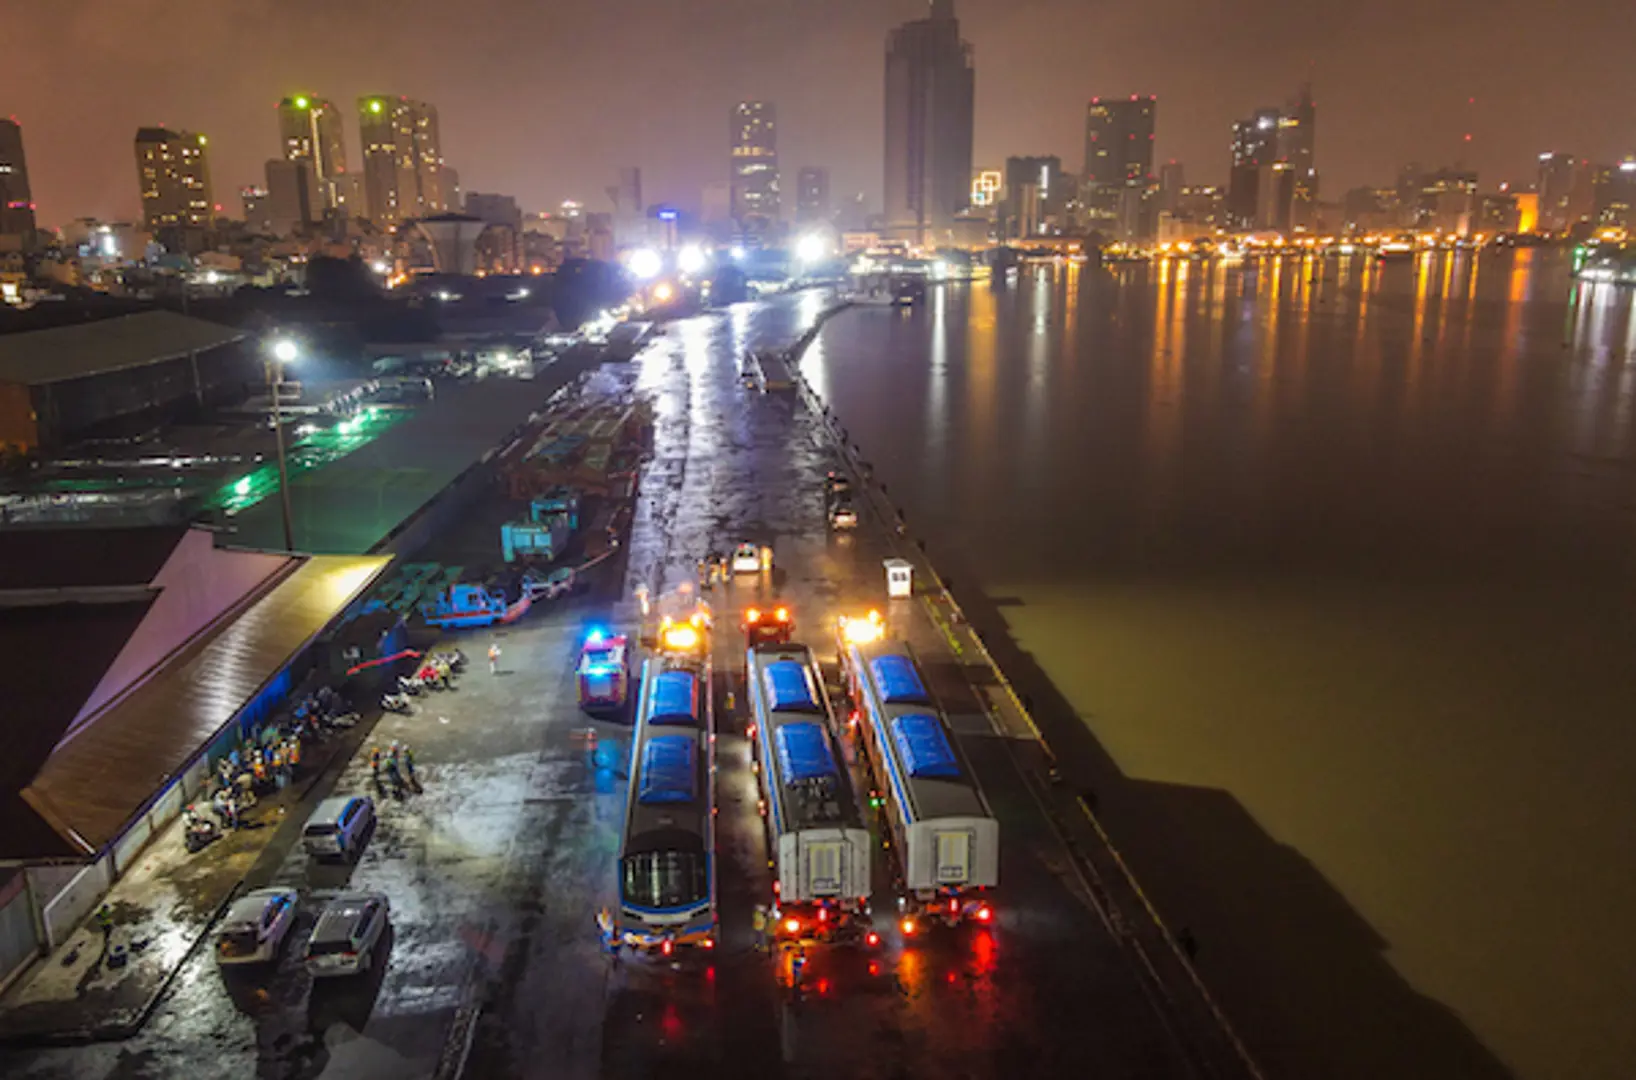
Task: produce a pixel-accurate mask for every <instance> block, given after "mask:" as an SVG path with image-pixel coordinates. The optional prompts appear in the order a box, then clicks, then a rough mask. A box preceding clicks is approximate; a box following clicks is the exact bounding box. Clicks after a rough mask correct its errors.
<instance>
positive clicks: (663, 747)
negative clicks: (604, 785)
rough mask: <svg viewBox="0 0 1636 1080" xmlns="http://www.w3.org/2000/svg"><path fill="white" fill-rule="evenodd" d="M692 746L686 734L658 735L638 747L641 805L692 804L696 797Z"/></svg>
mask: <svg viewBox="0 0 1636 1080" xmlns="http://www.w3.org/2000/svg"><path fill="white" fill-rule="evenodd" d="M694 751H695V744H694V741H693V738H692V736H689V735H660V736H658V737H657V738H652V739H649V740H648V742H647V745H646V746H644V747H643V748H642V787H641V789H640V790H639V791H638V793H637V796H636V801H637V802H641V803H685V802H692V801H693V800H694V798H695V797H696V795H697V792H698V787H697V785H696V783H695V781H696V779H697V777H696V773H695V771H694V768H693V754H694Z"/></svg>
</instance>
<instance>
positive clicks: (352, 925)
mask: <svg viewBox="0 0 1636 1080" xmlns="http://www.w3.org/2000/svg"><path fill="white" fill-rule="evenodd" d="M391 913H392V905H391V904H390V903H389V902H388V901H387V899H386V894H385V893H378V892H360V893H346V894H344V895H342V896H337V897H336V898H335V899H334V900H331V901H330V902H329V906H328V907H326V908H325V909H324V913H323V914H322V915H320V916H318V925H317V926H315V927H313V931H312V937H310V938H308V939H307V956H306V965H307V971H308V972H309V973H311V975H312V977H313V978H315V979H321V978H324V977H325V976H328V975H357V974H359V973H360V972H364V971H368V970H369V965H370V961H371V958H372V957H373V956H374V955H375V946H376V945H377V944H379V943H380V940H381V937H382V935H384V934H385V933H386V924H387V920H388V919H389V918H390V916H391Z"/></svg>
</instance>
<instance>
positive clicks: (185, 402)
mask: <svg viewBox="0 0 1636 1080" xmlns="http://www.w3.org/2000/svg"><path fill="white" fill-rule="evenodd" d="M246 337H247V335H246V334H245V332H244V331H242V330H238V329H235V328H233V327H230V326H221V325H218V324H216V323H212V322H206V321H204V320H203V319H193V318H189V317H187V316H185V315H178V314H176V313H174V312H170V311H144V312H141V313H139V314H135V315H122V316H120V317H118V318H112V319H101V320H98V321H95V322H86V323H78V324H75V325H73V326H61V327H57V328H54V329H50V330H33V331H28V332H25V333H18V334H3V335H0V450H4V451H11V452H13V453H33V452H38V451H45V452H48V453H49V452H52V451H55V450H57V449H59V448H61V447H63V446H64V445H66V444H68V443H71V442H72V441H74V440H75V439H78V438H83V437H85V436H86V435H87V434H90V433H93V432H95V431H96V430H97V429H98V428H99V427H100V426H102V425H106V424H107V423H108V422H110V421H114V420H118V419H121V418H124V417H149V416H151V417H153V418H154V419H155V420H162V419H165V418H168V417H170V416H174V415H176V414H177V413H179V412H182V411H185V410H186V409H188V408H190V407H202V406H205V405H214V404H219V403H221V402H223V401H228V400H234V399H237V398H238V397H241V396H242V395H243V392H244V388H245V385H246V384H247V383H250V382H253V381H256V380H259V379H261V378H262V369H261V363H260V360H259V358H258V357H257V356H256V354H255V351H254V349H253V348H252V347H251V345H250V344H249V343H247V342H246V340H245V339H246Z"/></svg>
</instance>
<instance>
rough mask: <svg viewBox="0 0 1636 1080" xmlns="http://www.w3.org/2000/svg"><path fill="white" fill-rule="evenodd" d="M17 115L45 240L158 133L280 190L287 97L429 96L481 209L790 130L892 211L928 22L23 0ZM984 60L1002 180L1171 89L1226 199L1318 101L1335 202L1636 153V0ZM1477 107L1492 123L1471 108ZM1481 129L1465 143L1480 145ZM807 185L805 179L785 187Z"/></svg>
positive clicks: (1084, 17) (596, 195)
mask: <svg viewBox="0 0 1636 1080" xmlns="http://www.w3.org/2000/svg"><path fill="white" fill-rule="evenodd" d="M4 8H5V11H4V24H3V25H4V31H5V37H6V45H5V49H4V63H3V65H0V114H6V113H10V114H12V115H15V116H16V117H17V119H18V120H19V121H20V122H21V123H22V124H23V128H24V138H25V140H26V146H27V152H28V156H29V166H30V171H31V173H32V180H33V187H34V194H35V199H36V201H37V202H38V204H39V209H40V217H41V221H42V223H46V224H61V223H62V222H63V221H65V220H67V219H69V218H71V217H75V216H80V215H96V216H100V217H107V218H116V217H117V218H130V217H132V216H134V215H135V213H136V210H137V197H136V179H135V171H134V163H133V158H132V150H131V139H132V137H133V135H134V133H135V131H136V128H137V127H138V126H140V125H143V124H154V123H164V124H167V125H170V126H173V127H180V128H187V129H190V130H194V131H199V132H202V133H204V134H205V135H208V136H209V137H210V140H211V156H212V169H213V172H214V181H215V185H216V197H217V201H218V202H221V203H223V204H224V206H225V208H226V210H227V211H228V212H229V213H232V214H237V213H238V210H239V207H238V198H237V189H238V188H239V187H241V186H243V185H245V184H251V183H260V182H261V177H262V168H261V167H262V163H263V162H264V161H265V160H266V159H267V158H268V157H271V156H274V155H275V154H276V152H277V149H278V145H277V127H276V121H275V116H274V111H273V106H274V104H275V102H276V101H277V100H278V99H279V98H280V97H282V96H284V95H286V94H291V93H295V92H308V93H313V94H316V95H319V96H324V97H328V98H330V99H332V100H335V101H337V102H339V103H342V104H343V105H344V107H345V108H346V110H347V116H348V122H347V153H348V158H349V165H350V166H351V167H353V168H356V167H357V166H358V163H359V160H360V156H359V152H358V141H357V136H358V131H357V125H356V119H355V116H354V115H353V99H354V98H355V97H357V96H358V95H359V94H362V93H401V94H405V95H408V96H411V97H418V98H422V99H424V100H427V101H430V102H432V103H433V104H434V105H436V106H437V107H438V110H439V112H440V114H441V120H442V129H443V143H444V150H445V154H446V156H447V157H448V159H449V163H450V164H451V165H453V166H454V167H455V168H456V169H458V170H459V172H460V176H461V182H462V186H463V187H464V188H465V190H467V191H473V190H477V191H499V192H502V193H506V194H513V195H516V196H517V197H518V199H519V200H520V201H521V202H522V204H523V205H524V206H525V207H526V208H529V209H539V208H545V207H549V206H554V205H555V204H556V203H558V202H559V201H561V200H562V199H564V198H568V197H574V198H579V199H582V200H584V201H585V202H586V203H587V204H588V205H589V206H590V208H592V209H607V208H608V204H607V200H606V198H605V196H604V195H603V188H604V187H605V186H606V185H608V184H610V183H612V182H613V180H614V177H615V170H616V169H617V168H618V167H619V166H620V165H626V164H638V165H640V166H641V167H642V170H643V176H644V185H645V192H644V194H645V196H646V198H647V200H648V201H649V202H656V201H660V200H670V201H674V202H676V203H678V204H680V205H682V206H686V207H693V206H696V204H697V202H698V198H699V189H700V187H701V186H702V185H703V184H704V183H706V182H708V181H710V180H712V179H725V177H726V140H727V111H728V107H729V106H730V104H731V103H732V102H733V101H735V100H736V99H739V98H767V99H770V100H772V101H774V102H776V104H777V106H778V110H779V120H780V129H781V130H780V135H779V151H780V159H781V161H780V164H781V166H782V168H783V169H784V170H785V172H786V176H787V177H789V178H793V175H794V170H795V169H796V168H798V167H800V166H801V165H806V164H822V165H828V166H829V167H830V169H831V172H832V177H833V183H832V189H833V191H834V192H835V195H836V197H837V199H838V198H839V197H840V196H841V194H842V193H846V192H856V191H863V192H865V193H866V194H867V195H868V198H869V201H870V204H871V206H872V207H874V208H878V207H879V202H880V183H881V164H880V140H881V80H882V66H883V59H882V57H883V48H884V39H885V35H886V32H887V30H888V29H889V28H890V27H891V26H893V25H895V24H896V23H898V22H901V21H903V20H906V19H909V18H915V17H918V16H919V15H920V14H922V13H923V12H924V11H925V10H926V5H925V4H924V3H921V2H918V0H810V2H805V3H796V2H790V0H665V2H657V0H5V2H4ZM956 11H957V14H958V15H959V16H960V18H961V22H962V29H963V32H964V35H965V37H966V38H967V40H969V41H971V42H972V43H973V44H974V45H975V47H976V56H977V133H976V148H977V155H976V156H977V164H979V165H985V164H994V165H998V164H999V163H1000V162H1001V160H1002V159H1003V158H1004V157H1005V156H1006V155H1007V154H1028V153H1052V154H1060V155H1061V156H1062V158H1063V162H1064V165H1065V166H1067V167H1068V168H1075V169H1076V168H1077V167H1078V164H1079V162H1080V160H1081V158H1082V155H1083V138H1084V136H1083V127H1082V125H1083V113H1084V104H1085V101H1086V100H1087V99H1088V98H1089V97H1091V96H1092V95H1095V94H1100V95H1110V96H1111V95H1120V94H1130V93H1136V92H1140V93H1153V94H1157V95H1158V97H1159V113H1158V152H1159V155H1160V157H1161V159H1171V158H1175V159H1178V160H1180V161H1182V162H1183V163H1184V164H1185V165H1186V167H1187V178H1188V180H1189V182H1193V183H1202V182H1212V181H1214V182H1221V181H1223V180H1225V177H1226V172H1227V148H1228V142H1229V133H1228V125H1229V124H1230V123H1231V121H1232V120H1233V119H1234V118H1236V117H1238V116H1242V115H1245V114H1247V113H1249V112H1250V111H1251V110H1252V109H1253V108H1255V107H1256V106H1258V105H1264V104H1270V105H1277V104H1281V103H1282V102H1283V101H1284V100H1285V99H1286V98H1287V97H1288V96H1289V95H1290V94H1291V93H1292V92H1293V91H1294V89H1295V87H1296V86H1297V85H1298V83H1299V82H1300V81H1301V80H1302V79H1303V78H1307V77H1310V78H1311V79H1312V80H1313V82H1314V87H1315V96H1316V98H1317V102H1318V168H1319V171H1320V173H1321V174H1322V177H1323V197H1325V198H1331V199H1333V198H1338V197H1339V196H1340V194H1341V192H1343V191H1344V190H1345V189H1346V188H1347V187H1350V186H1353V185H1356V184H1360V183H1371V182H1388V181H1389V180H1390V179H1391V177H1392V176H1393V175H1394V173H1395V171H1396V169H1397V168H1398V166H1399V165H1401V164H1403V163H1404V162H1407V161H1411V160H1417V161H1422V162H1424V163H1427V164H1444V163H1448V162H1452V161H1454V160H1455V159H1456V158H1458V157H1461V156H1463V157H1464V159H1465V161H1466V163H1467V164H1468V165H1475V166H1476V167H1477V168H1478V169H1479V171H1480V172H1481V174H1482V179H1483V183H1484V187H1485V188H1487V187H1491V186H1493V184H1494V183H1496V182H1497V181H1499V180H1502V179H1508V180H1512V181H1515V182H1527V181H1529V180H1531V179H1532V175H1533V163H1534V160H1535V158H1536V156H1537V154H1538V153H1539V152H1541V151H1543V150H1547V149H1561V150H1566V151H1569V152H1573V153H1576V154H1580V155H1583V156H1590V157H1593V158H1596V159H1598V160H1611V159H1615V158H1617V157H1620V156H1622V155H1625V154H1630V153H1636V93H1633V92H1632V90H1631V87H1630V83H1629V76H1628V71H1629V68H1628V58H1629V50H1630V49H1631V46H1632V43H1633V42H1636V4H1633V3H1631V2H1630V0H1578V2H1573V0H1568V2H1564V3H1561V4H1556V5H1552V4H1543V3H1540V2H1539V0H1431V2H1427V0H1377V2H1374V3H1366V4H1340V3H1322V2H1299V3H1297V2H1290V0H1233V2H1231V3H1228V2H1225V0H1143V2H1141V3H1134V4H1133V3H1115V2H1112V0H1098V2H1086V0H956ZM1473 97H1474V98H1475V99H1476V100H1475V104H1471V103H1470V102H1469V99H1471V98H1473ZM1466 132H1470V133H1471V135H1472V141H1471V142H1470V143H1466V142H1465V140H1464V138H1463V136H1464V134H1465V133H1466ZM790 186H792V185H791V184H790V181H789V180H786V188H789V187H790Z"/></svg>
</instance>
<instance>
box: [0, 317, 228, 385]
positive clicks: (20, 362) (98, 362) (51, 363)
mask: <svg viewBox="0 0 1636 1080" xmlns="http://www.w3.org/2000/svg"><path fill="white" fill-rule="evenodd" d="M245 336H246V335H245V332H244V331H242V330H238V329H235V328H234V327H231V326H222V325H220V324H218V323H213V322H206V321H204V320H203V319H193V318H189V317H188V316H186V315H178V314H176V313H175V312H174V311H144V312H140V313H138V314H135V315H121V316H120V317H118V318H115V319H98V320H97V321H95V322H87V323H79V324H77V325H74V326H59V327H56V328H54V329H51V330H31V331H28V332H26V333H21V334H0V382H6V383H24V384H26V385H31V386H40V385H46V384H49V383H58V382H66V381H68V380H69V379H83V378H85V377H87V376H89V375H101V374H104V373H106V372H110V371H123V370H125V369H127V368H138V367H146V366H147V365H149V364H159V363H163V362H164V361H166V360H175V359H176V358H178V357H182V356H186V355H188V354H189V353H195V352H204V351H205V350H208V349H215V348H220V347H221V346H223V345H230V344H232V343H233V342H235V341H242V340H244V338H245Z"/></svg>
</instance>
